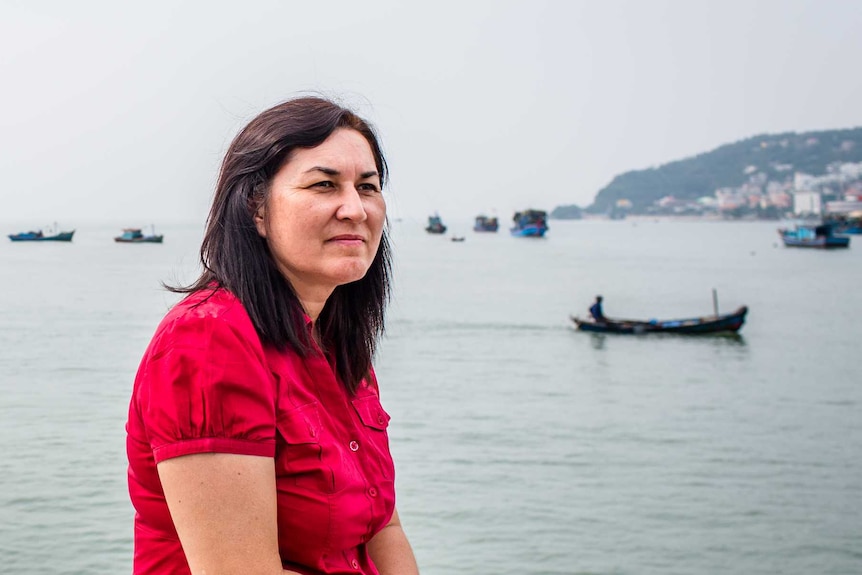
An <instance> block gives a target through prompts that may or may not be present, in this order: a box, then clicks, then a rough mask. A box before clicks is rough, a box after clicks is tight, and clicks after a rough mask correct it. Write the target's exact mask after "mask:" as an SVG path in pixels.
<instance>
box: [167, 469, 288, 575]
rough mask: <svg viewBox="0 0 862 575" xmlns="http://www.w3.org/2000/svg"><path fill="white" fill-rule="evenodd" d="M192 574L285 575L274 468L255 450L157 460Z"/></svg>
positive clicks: (172, 516)
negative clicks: (253, 453)
mask: <svg viewBox="0 0 862 575" xmlns="http://www.w3.org/2000/svg"><path fill="white" fill-rule="evenodd" d="M158 471H159V479H160V480H161V483H162V487H163V489H164V491H165V498H166V499H167V502H168V509H169V510H170V512H171V518H172V519H173V522H174V526H175V527H176V529H177V534H178V535H179V537H180V543H182V546H183V551H184V552H185V555H186V559H187V560H188V562H189V568H190V569H191V572H192V574H193V575H285V574H288V573H295V572H294V571H285V570H283V569H282V567H281V558H280V557H279V554H278V524H277V520H276V490H275V467H274V462H273V460H272V459H270V458H268V457H257V456H252V455H233V454H227V453H199V454H194V455H185V456H182V457H177V458H174V459H168V460H165V461H162V462H161V463H159V464H158Z"/></svg>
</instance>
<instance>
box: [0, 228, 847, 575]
mask: <svg viewBox="0 0 862 575" xmlns="http://www.w3.org/2000/svg"><path fill="white" fill-rule="evenodd" d="M447 224H449V226H450V232H451V233H452V234H454V235H463V236H466V240H465V241H464V242H458V243H455V242H451V241H449V238H448V236H432V235H429V234H426V233H425V232H424V231H423V227H424V222H423V221H420V220H418V219H417V220H411V219H404V220H399V221H393V223H392V230H391V233H392V239H393V246H394V253H395V286H394V287H395V290H394V298H393V301H392V305H391V307H390V310H389V314H388V331H387V336H386V338H385V340H384V341H383V342H382V345H381V350H380V354H379V356H378V358H377V361H376V367H377V372H378V377H379V379H380V384H381V395H382V401H383V404H384V407H385V408H386V409H387V411H388V412H389V413H390V414H391V415H392V424H391V427H390V437H391V444H392V451H393V454H394V457H395V459H396V467H397V472H398V479H397V489H398V508H399V513H400V515H401V518H402V522H403V524H404V525H405V528H406V530H407V532H408V535H409V536H410V539H411V542H412V544H413V547H414V550H415V552H416V555H417V558H418V560H419V563H420V567H421V570H422V573H423V574H424V575H450V574H451V575H467V574H471V575H473V574H494V575H507V574H511V575H515V574H523V573H529V574H537V575H538V574H548V575H550V574H560V575H563V574H567V575H568V574H578V573H583V574H587V573H589V574H609V575H610V574H641V573H656V574H671V573H679V574H687V575H691V574H704V575H706V574H713V573H746V574H764V575H765V574H774V573H783V574H787V573H799V574H809V573H818V574H850V573H860V572H862V520H860V517H862V376H860V361H859V358H860V355H862V353H860V344H862V338H860V334H862V332H860V329H859V327H858V315H859V312H860V310H862V290H861V289H860V282H862V265H860V264H862V236H860V237H856V238H854V239H853V240H852V241H851V247H850V249H848V250H843V251H835V252H831V251H830V252H823V251H816V250H811V251H808V250H804V249H788V248H784V247H783V246H781V245H780V243H779V238H778V235H777V234H776V231H775V228H776V227H777V225H776V223H774V222H737V223H725V222H679V221H659V220H649V219H642V220H637V221H635V220H624V221H614V222H610V221H571V222H568V221H567V222H561V221H554V220H551V222H550V225H551V230H550V232H549V233H548V236H547V237H546V238H544V239H539V240H537V239H524V238H512V237H510V236H509V235H508V234H507V233H506V232H505V230H501V231H500V232H499V233H496V234H494V233H485V234H480V233H473V232H471V231H470V229H469V228H470V226H469V223H468V222H460V223H459V222H454V223H450V222H448V221H447ZM14 231H17V228H15V227H14V226H12V227H10V229H9V230H7V231H4V233H12V232H14ZM159 232H160V233H164V234H165V243H164V244H162V245H156V244H151V245H121V244H115V243H114V242H113V241H112V236H113V235H116V234H117V233H118V229H117V228H116V226H113V225H99V224H93V225H90V226H81V227H80V229H79V230H78V231H77V232H76V234H75V239H74V241H73V242H72V243H71V244H49V243H43V244H12V243H11V242H6V243H0V280H2V286H3V287H2V289H0V454H2V458H0V573H4V574H5V573H10V574H12V573H16V574H17V573H27V574H31V573H32V574H41V573H45V574H51V575H60V574H100V573H105V574H114V573H128V572H130V570H131V555H132V518H133V510H132V508H131V505H130V504H129V502H128V495H127V491H126V484H125V481H126V477H125V472H126V458H125V445H124V441H125V432H124V429H123V426H124V423H125V419H126V409H127V406H128V399H129V394H130V391H131V385H132V380H133V378H134V373H135V370H136V368H137V365H138V362H139V361H140V358H141V355H142V354H143V351H144V349H145V347H146V345H147V343H148V341H149V338H150V336H151V335H152V333H153V330H154V329H155V327H156V325H157V323H158V322H159V320H160V319H161V317H162V315H163V314H164V313H165V311H166V310H167V309H168V307H169V306H170V305H171V304H172V303H173V302H175V301H176V299H177V297H176V296H175V295H173V294H170V293H168V292H166V291H165V290H164V289H162V287H161V285H160V282H162V281H167V282H168V283H171V282H174V283H177V282H183V281H188V280H190V279H192V278H194V277H195V275H196V273H197V249H198V247H199V243H200V238H201V234H202V227H201V225H200V224H197V223H192V224H187V225H174V226H160V230H159ZM857 243H858V245H857ZM713 289H715V290H716V293H717V295H718V304H719V308H720V310H719V311H720V312H729V311H732V310H733V309H735V308H736V307H739V306H741V305H748V306H749V309H750V312H749V316H748V318H747V321H746V324H745V326H744V327H743V328H742V330H741V332H740V336H739V337H715V336H702V337H683V336H662V335H657V336H656V335H649V336H619V335H616V336H615V335H602V334H587V333H582V332H577V331H575V330H574V329H573V324H572V323H571V321H570V320H569V316H570V315H571V314H575V315H580V316H584V315H586V309H587V307H588V306H589V305H590V304H591V303H592V301H593V299H594V297H595V296H596V295H599V294H601V295H603V296H604V297H605V301H604V304H605V313H606V314H607V315H608V316H610V317H615V316H616V317H631V318H640V319H651V318H656V319H671V318H678V317H691V316H698V315H709V314H711V313H712V312H713V299H712V290H713Z"/></svg>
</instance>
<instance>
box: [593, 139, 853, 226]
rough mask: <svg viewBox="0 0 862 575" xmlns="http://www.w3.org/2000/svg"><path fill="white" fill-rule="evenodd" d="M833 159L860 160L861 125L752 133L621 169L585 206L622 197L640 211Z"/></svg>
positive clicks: (817, 170)
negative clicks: (644, 166) (689, 155)
mask: <svg viewBox="0 0 862 575" xmlns="http://www.w3.org/2000/svg"><path fill="white" fill-rule="evenodd" d="M834 162H862V128H852V129H847V130H827V131H821V132H805V133H801V134H797V133H795V132H788V133H786V134H775V135H769V134H767V135H760V136H754V137H752V138H747V139H745V140H741V141H739V142H735V143H733V144H726V145H724V146H721V147H719V148H716V149H715V150H712V151H711V152H706V153H703V154H699V155H697V156H694V157H692V158H687V159H684V160H677V161H675V162H670V163H668V164H664V165H662V166H659V167H657V168H650V169H646V170H634V171H631V172H626V173H624V174H620V175H618V176H616V177H615V178H614V179H613V180H612V181H611V183H610V184H608V185H607V186H605V187H604V188H602V189H601V190H599V192H598V194H597V195H596V198H595V200H594V201H593V205H591V206H590V207H589V208H587V211H589V212H592V213H603V212H607V211H608V210H609V209H610V208H611V206H613V205H614V203H615V202H616V201H617V200H620V199H627V200H629V201H630V202H631V203H632V211H634V212H642V211H644V210H645V209H646V208H647V207H649V206H650V205H652V203H653V202H655V201H656V200H658V199H661V198H663V197H665V196H674V197H676V198H680V199H696V198H699V197H702V196H712V195H713V194H714V193H715V190H716V189H718V188H725V187H738V186H740V185H742V184H744V183H745V182H747V181H748V179H749V177H750V176H751V175H752V173H756V172H760V173H763V174H764V175H765V176H766V178H767V179H768V180H778V181H781V180H786V179H787V178H792V177H793V174H794V173H795V172H804V173H806V174H811V175H815V176H819V175H822V174H824V173H826V166H828V165H829V164H832V163H834Z"/></svg>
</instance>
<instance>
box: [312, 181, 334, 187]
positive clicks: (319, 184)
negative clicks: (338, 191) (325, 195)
mask: <svg viewBox="0 0 862 575" xmlns="http://www.w3.org/2000/svg"><path fill="white" fill-rule="evenodd" d="M311 187H312V188H334V187H335V184H333V183H332V182H330V181H329V180H322V181H320V182H316V183H314V184H311Z"/></svg>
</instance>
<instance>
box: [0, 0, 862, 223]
mask: <svg viewBox="0 0 862 575" xmlns="http://www.w3.org/2000/svg"><path fill="white" fill-rule="evenodd" d="M860 14H862V11H860V10H859V5H858V3H856V2H851V1H839V0H833V1H824V0H784V1H757V2H751V1H747V2H742V1H727V0H723V1H717V0H714V1H682V0H680V1H676V2H670V1H651V0H631V1H606V0H602V1H590V2H579V1H565V0H558V1H556V2H541V1H536V0H530V1H518V2H513V1H496V2H491V1H475V2H471V1H468V0H461V1H459V2H448V1H444V2H423V3H411V2H370V1H369V2H356V1H355V0H354V1H350V2H287V1H265V0H245V1H243V2H239V1H236V2H230V3H229V2H204V1H197V2H168V1H163V0H156V1H150V2H145V3H136V4H135V5H134V6H129V5H127V3H121V2H107V1H105V2H97V1H86V0H83V1H79V2H29V1H28V2H24V1H14V0H5V1H3V2H2V4H0V79H2V86H3V87H2V89H0V173H2V186H0V221H7V222H9V221H14V222H25V223H32V225H34V226H35V225H41V224H44V223H45V222H51V221H59V222H61V223H62V224H65V225H67V226H69V227H73V226H75V225H78V224H79V223H80V222H82V221H104V222H116V224H117V226H118V227H121V226H125V225H147V224H149V223H155V224H156V225H158V224H159V223H160V222H174V221H202V220H203V218H204V216H205V213H206V210H207V207H208V205H209V200H210V198H211V193H212V188H213V184H214V181H215V177H216V170H217V167H218V163H219V160H220V157H221V154H222V153H223V151H224V149H225V148H226V146H227V144H228V143H229V141H230V139H231V138H232V136H233V135H234V134H235V133H236V131H237V130H238V129H239V128H240V127H241V126H242V125H243V124H244V123H245V122H246V121H248V120H249V119H250V118H251V117H252V116H253V115H254V114H256V113H257V112H259V111H261V110H263V109H264V108H266V107H268V106H270V105H272V104H275V103H277V102H278V101H280V100H283V99H285V98H288V97H290V96H293V95H296V94H298V93H300V92H303V91H309V90H314V91H320V92H323V93H325V94H329V95H334V96H339V97H341V98H342V99H343V100H344V101H346V102H347V103H349V104H351V105H353V106H354V107H356V108H357V109H358V110H359V111H360V112H361V113H362V114H364V115H366V116H367V117H369V118H370V119H371V120H372V121H373V122H374V123H375V124H376V125H377V126H378V128H379V130H380V132H381V135H382V137H383V143H384V148H385V150H386V152H387V155H388V159H389V161H390V164H391V168H392V181H391V186H390V188H389V192H388V194H389V196H388V200H389V207H390V214H391V215H394V216H403V217H409V218H424V217H425V215H427V214H428V213H430V212H433V211H435V210H438V211H439V212H440V213H441V215H443V216H444V218H445V217H448V218H452V219H455V218H458V219H471V218H472V217H473V216H475V215H476V214H478V213H480V212H486V213H492V212H495V213H497V214H498V215H501V216H503V217H506V218H508V217H509V215H510V214H511V212H512V211H513V210H516V209H523V208H526V207H533V208H544V209H552V208H553V207H554V206H556V205H559V204H567V203H577V204H580V205H586V204H589V203H590V202H591V201H592V198H593V197H594V195H595V193H596V192H597V191H598V190H599V189H600V188H601V187H602V186H604V185H605V184H607V183H608V182H609V181H610V180H611V179H612V178H613V177H614V175H616V174H618V173H620V172H623V171H626V170H630V169H638V168H644V167H648V166H651V165H658V164H661V163H665V162H668V161H671V160H674V159H679V158H682V157H685V156H689V155H693V154H696V153H700V152H704V151H707V150H709V149H712V148H714V147H716V146H719V145H721V144H724V143H728V142H731V141H736V140H739V139H742V138H745V137H748V136H752V135H755V134H758V133H763V132H772V133H775V132H783V131H805V130H818V129H831V128H847V127H854V126H859V125H862V76H860V74H859V55H860V54H862V26H860V24H862V17H860Z"/></svg>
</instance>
